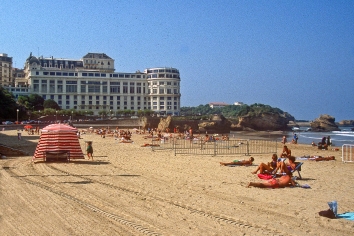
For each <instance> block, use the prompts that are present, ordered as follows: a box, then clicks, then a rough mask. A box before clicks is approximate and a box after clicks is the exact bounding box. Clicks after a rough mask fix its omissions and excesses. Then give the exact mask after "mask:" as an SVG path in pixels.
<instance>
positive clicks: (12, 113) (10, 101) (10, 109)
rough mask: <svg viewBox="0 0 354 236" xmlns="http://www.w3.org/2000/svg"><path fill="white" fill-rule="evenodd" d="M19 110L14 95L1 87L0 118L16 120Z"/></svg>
mask: <svg viewBox="0 0 354 236" xmlns="http://www.w3.org/2000/svg"><path fill="white" fill-rule="evenodd" d="M17 109H18V107H17V105H16V101H15V97H14V96H13V94H12V93H10V92H9V91H7V90H6V89H4V88H3V87H1V86H0V118H3V119H8V118H13V119H14V118H16V116H17V114H16V112H17V111H16V110H17Z"/></svg>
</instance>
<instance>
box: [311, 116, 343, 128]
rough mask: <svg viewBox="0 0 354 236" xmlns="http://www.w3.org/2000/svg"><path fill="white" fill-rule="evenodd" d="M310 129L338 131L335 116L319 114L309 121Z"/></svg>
mask: <svg viewBox="0 0 354 236" xmlns="http://www.w3.org/2000/svg"><path fill="white" fill-rule="evenodd" d="M310 126H311V129H312V131H340V129H339V128H338V126H337V125H336V123H335V118H334V117H332V116H330V115H321V116H320V117H319V118H317V119H315V120H314V121H312V122H311V123H310Z"/></svg>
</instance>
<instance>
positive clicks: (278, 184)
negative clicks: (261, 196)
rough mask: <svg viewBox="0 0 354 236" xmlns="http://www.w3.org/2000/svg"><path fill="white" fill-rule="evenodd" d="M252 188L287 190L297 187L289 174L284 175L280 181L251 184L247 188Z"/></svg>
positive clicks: (273, 180) (271, 180) (272, 180)
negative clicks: (287, 188) (286, 188)
mask: <svg viewBox="0 0 354 236" xmlns="http://www.w3.org/2000/svg"><path fill="white" fill-rule="evenodd" d="M251 186H252V187H257V188H285V187H290V186H295V182H294V181H293V180H292V179H291V174H289V175H283V176H281V177H280V178H278V179H270V180H268V181H267V182H263V183H256V182H250V183H249V184H248V186H247V187H251Z"/></svg>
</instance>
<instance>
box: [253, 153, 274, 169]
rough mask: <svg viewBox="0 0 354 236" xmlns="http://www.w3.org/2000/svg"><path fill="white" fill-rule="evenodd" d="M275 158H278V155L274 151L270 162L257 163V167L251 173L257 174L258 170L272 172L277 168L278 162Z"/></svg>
mask: <svg viewBox="0 0 354 236" xmlns="http://www.w3.org/2000/svg"><path fill="white" fill-rule="evenodd" d="M277 160H278V156H277V154H275V153H274V154H273V155H272V161H271V162H268V163H267V164H266V163H263V162H262V163H261V164H259V166H258V167H257V169H256V170H255V171H253V172H252V174H257V172H258V171H259V173H260V174H266V173H272V172H273V171H274V170H275V169H276V168H277V164H278V161H277Z"/></svg>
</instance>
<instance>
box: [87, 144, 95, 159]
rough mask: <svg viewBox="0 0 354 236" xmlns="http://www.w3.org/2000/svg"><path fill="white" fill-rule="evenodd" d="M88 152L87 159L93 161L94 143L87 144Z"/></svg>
mask: <svg viewBox="0 0 354 236" xmlns="http://www.w3.org/2000/svg"><path fill="white" fill-rule="evenodd" d="M86 152H87V158H88V159H89V160H90V158H91V159H92V160H93V156H92V154H93V148H92V142H88V143H87V148H86Z"/></svg>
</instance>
